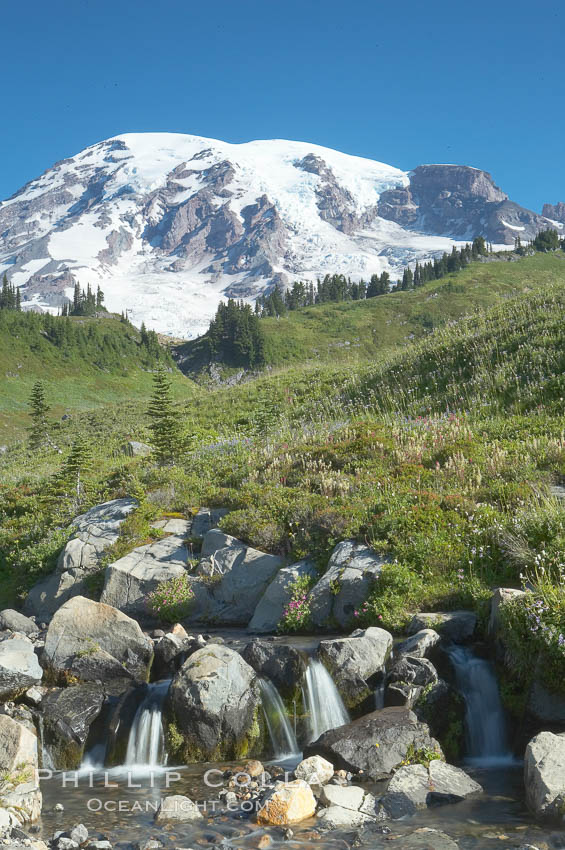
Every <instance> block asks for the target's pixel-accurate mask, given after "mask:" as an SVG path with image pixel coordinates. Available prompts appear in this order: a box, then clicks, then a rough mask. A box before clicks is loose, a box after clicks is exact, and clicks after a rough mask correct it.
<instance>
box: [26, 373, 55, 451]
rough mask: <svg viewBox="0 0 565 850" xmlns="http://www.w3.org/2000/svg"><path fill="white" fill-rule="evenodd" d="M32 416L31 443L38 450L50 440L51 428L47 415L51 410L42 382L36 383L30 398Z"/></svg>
mask: <svg viewBox="0 0 565 850" xmlns="http://www.w3.org/2000/svg"><path fill="white" fill-rule="evenodd" d="M29 406H30V412H29V415H30V416H31V421H32V424H31V427H30V429H29V431H30V443H31V446H32V448H34V449H38V448H40V447H41V446H42V445H45V443H47V442H48V440H49V426H48V423H47V414H48V412H49V410H50V408H49V406H48V405H47V403H46V401H45V389H44V387H43V384H42V383H41V381H36V382H35V384H34V385H33V387H32V390H31V395H30V398H29Z"/></svg>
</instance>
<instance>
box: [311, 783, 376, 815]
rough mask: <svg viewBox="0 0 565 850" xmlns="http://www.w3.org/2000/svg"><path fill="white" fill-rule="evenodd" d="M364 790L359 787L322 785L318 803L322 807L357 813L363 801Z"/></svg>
mask: <svg viewBox="0 0 565 850" xmlns="http://www.w3.org/2000/svg"><path fill="white" fill-rule="evenodd" d="M365 793H366V792H365V789H364V788H361V787H360V786H359V785H345V786H340V785H324V786H323V787H322V789H321V791H320V801H321V803H322V804H323V805H324V806H328V807H331V806H339V807H340V808H342V809H351V810H352V811H354V812H357V811H358V810H359V809H360V808H361V805H362V804H363V800H364V799H365Z"/></svg>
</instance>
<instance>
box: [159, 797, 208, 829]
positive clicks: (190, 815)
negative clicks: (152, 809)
mask: <svg viewBox="0 0 565 850" xmlns="http://www.w3.org/2000/svg"><path fill="white" fill-rule="evenodd" d="M202 817H203V815H202V812H201V811H200V809H199V808H198V806H197V805H196V803H193V802H192V800H191V799H190V797H183V795H182V794H172V795H171V796H169V797H164V798H163V800H162V801H161V805H160V806H159V810H158V812H157V814H156V815H155V822H156V823H164V822H166V821H177V822H179V823H183V822H188V821H193V820H200V819H201V818H202Z"/></svg>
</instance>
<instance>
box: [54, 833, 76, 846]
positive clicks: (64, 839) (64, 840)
mask: <svg viewBox="0 0 565 850" xmlns="http://www.w3.org/2000/svg"><path fill="white" fill-rule="evenodd" d="M77 848H78V844H77V842H76V841H73V839H72V838H69V837H68V836H66V835H62V836H61V837H60V838H59V839H58V840H57V850H77Z"/></svg>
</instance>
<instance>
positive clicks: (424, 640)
mask: <svg viewBox="0 0 565 850" xmlns="http://www.w3.org/2000/svg"><path fill="white" fill-rule="evenodd" d="M440 640H441V637H440V636H439V635H438V633H437V632H436V631H434V630H433V629H422V630H421V631H419V632H416V633H415V634H413V635H411V636H410V637H408V638H406V640H403V641H402V642H401V643H398V644H397V645H396V646H395V647H394V654H395V656H399V655H412V656H414V657H416V658H426V657H427V656H428V655H430V653H431V652H432V650H433V648H434V647H435V646H437V644H438V643H439V642H440Z"/></svg>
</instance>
